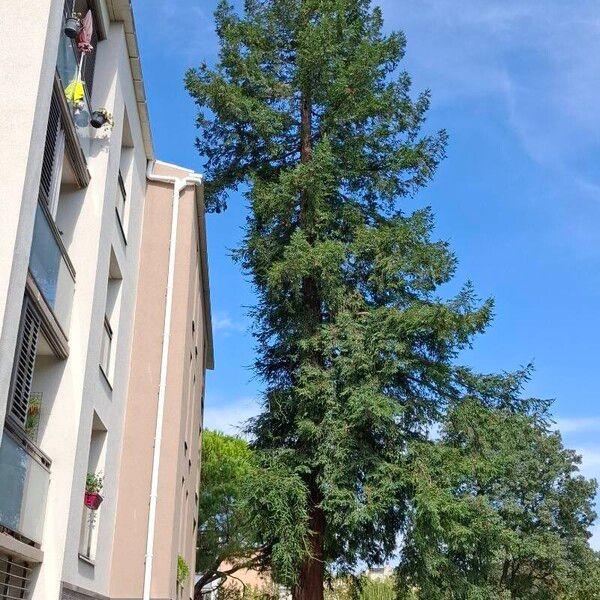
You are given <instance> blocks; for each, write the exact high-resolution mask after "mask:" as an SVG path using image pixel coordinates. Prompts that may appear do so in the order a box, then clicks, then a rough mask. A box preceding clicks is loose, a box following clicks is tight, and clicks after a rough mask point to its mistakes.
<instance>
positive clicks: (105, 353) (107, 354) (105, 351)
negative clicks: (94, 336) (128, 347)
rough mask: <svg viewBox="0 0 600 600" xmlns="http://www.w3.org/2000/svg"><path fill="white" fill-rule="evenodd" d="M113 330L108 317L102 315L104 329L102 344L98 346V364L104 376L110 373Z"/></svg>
mask: <svg viewBox="0 0 600 600" xmlns="http://www.w3.org/2000/svg"><path fill="white" fill-rule="evenodd" d="M112 339H113V331H112V327H111V326H110V322H109V320H108V317H106V316H105V317H104V330H103V331H102V345H101V347H100V366H101V367H102V370H103V371H104V374H105V375H106V377H108V376H109V374H110V368H111V353H112Z"/></svg>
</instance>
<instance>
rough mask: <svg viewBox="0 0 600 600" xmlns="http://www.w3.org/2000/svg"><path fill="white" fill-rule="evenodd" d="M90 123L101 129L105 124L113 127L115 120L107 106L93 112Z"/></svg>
mask: <svg viewBox="0 0 600 600" xmlns="http://www.w3.org/2000/svg"><path fill="white" fill-rule="evenodd" d="M90 124H91V126H92V127H95V128H96V129H100V127H104V126H105V125H108V126H109V127H110V128H111V129H112V127H113V126H114V124H115V122H114V121H113V116H112V115H111V114H110V113H109V112H108V111H107V110H106V109H105V108H101V109H99V110H95V111H94V112H93V113H92V117H91V119H90Z"/></svg>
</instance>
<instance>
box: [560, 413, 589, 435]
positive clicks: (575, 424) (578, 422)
mask: <svg viewBox="0 0 600 600" xmlns="http://www.w3.org/2000/svg"><path fill="white" fill-rule="evenodd" d="M556 428H557V429H558V430H559V431H560V432H561V433H579V432H590V431H596V432H598V433H599V434H600V417H574V418H569V417H565V418H559V419H558V420H557V422H556Z"/></svg>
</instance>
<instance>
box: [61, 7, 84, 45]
mask: <svg viewBox="0 0 600 600" xmlns="http://www.w3.org/2000/svg"><path fill="white" fill-rule="evenodd" d="M64 31H65V35H66V36H67V37H68V38H71V39H72V40H74V39H75V38H76V37H77V36H78V35H79V32H80V31H81V13H75V12H74V13H72V14H71V16H70V17H67V18H66V19H65V29H64Z"/></svg>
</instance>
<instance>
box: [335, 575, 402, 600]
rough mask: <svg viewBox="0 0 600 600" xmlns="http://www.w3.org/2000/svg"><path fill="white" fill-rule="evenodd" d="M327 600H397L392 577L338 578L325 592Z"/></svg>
mask: <svg viewBox="0 0 600 600" xmlns="http://www.w3.org/2000/svg"><path fill="white" fill-rule="evenodd" d="M325 600H396V586H395V582H394V579H393V578H392V577H386V578H383V579H371V578H369V577H365V576H363V577H358V578H357V577H337V578H335V579H334V580H333V581H332V582H331V584H330V585H329V586H328V587H327V588H326V590H325Z"/></svg>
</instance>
